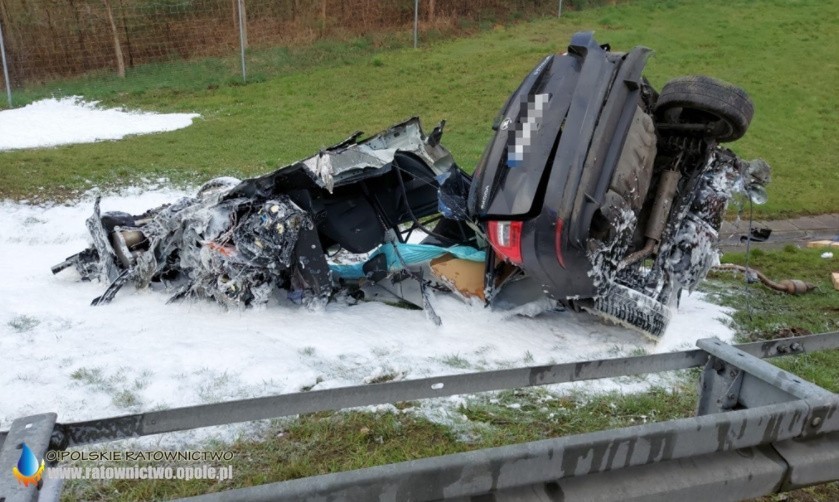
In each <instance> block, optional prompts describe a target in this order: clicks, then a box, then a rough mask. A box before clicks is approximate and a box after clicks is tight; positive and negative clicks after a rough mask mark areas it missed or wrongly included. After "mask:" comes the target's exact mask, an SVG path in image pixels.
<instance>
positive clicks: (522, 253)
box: [53, 33, 769, 338]
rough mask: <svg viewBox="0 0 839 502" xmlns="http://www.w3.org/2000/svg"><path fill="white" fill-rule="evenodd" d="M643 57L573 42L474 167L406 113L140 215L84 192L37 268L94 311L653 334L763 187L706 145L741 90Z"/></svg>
mask: <svg viewBox="0 0 839 502" xmlns="http://www.w3.org/2000/svg"><path fill="white" fill-rule="evenodd" d="M649 54H650V50H649V49H646V48H644V47H638V48H635V49H632V50H631V51H629V52H627V53H620V52H613V51H612V50H611V49H610V47H609V46H608V45H600V44H598V43H597V42H596V41H595V39H594V37H593V35H592V34H591V33H578V34H576V35H574V37H573V38H572V40H571V44H570V45H569V47H568V50H567V52H566V53H564V54H561V55H550V56H547V57H545V58H544V59H542V60H541V61H540V62H539V63H538V64H537V66H536V67H535V69H534V70H533V71H531V72H530V73H529V74H528V75H527V76H526V77H525V79H524V81H523V82H522V84H521V85H520V86H519V88H518V89H517V90H516V91H515V92H514V93H513V94H512V95H511V96H510V97H509V99H508V100H507V102H506V104H505V105H504V106H503V107H502V109H501V112H500V113H499V115H498V118H497V119H496V121H495V123H494V124H493V129H494V131H495V132H494V134H493V137H492V138H491V140H490V141H489V144H488V145H487V148H486V150H485V152H484V154H483V156H482V158H481V160H480V161H479V163H478V165H477V167H476V169H475V171H474V176H470V175H469V174H467V173H466V172H464V171H463V170H462V169H460V167H459V166H458V165H457V164H456V163H455V161H454V159H453V157H452V155H451V153H450V152H449V151H448V150H447V149H445V148H444V147H443V146H442V145H441V144H440V140H441V136H442V133H443V127H444V125H445V122H442V123H440V125H438V126H437V127H436V128H435V129H434V130H433V131H432V132H431V133H430V134H428V135H426V134H425V133H424V132H423V130H422V127H421V125H420V122H419V120H418V119H416V118H413V119H410V120H408V121H406V122H403V123H400V124H397V125H395V126H393V127H391V128H389V129H387V130H385V131H383V132H381V133H379V134H377V135H374V136H372V137H370V138H367V139H365V140H361V141H359V138H360V133H356V134H354V135H353V136H351V137H350V138H348V139H347V140H346V141H344V142H342V143H340V144H338V145H335V146H333V147H330V148H327V149H325V150H323V151H320V152H318V153H317V154H316V155H314V156H312V157H309V158H307V159H304V160H301V161H299V162H295V163H293V164H291V165H288V166H284V167H281V168H279V169H277V170H275V171H273V172H271V173H268V174H266V175H263V176H260V177H256V178H251V179H246V180H241V181H240V180H238V179H234V178H218V179H215V180H211V181H209V182H208V183H206V184H205V185H204V186H203V187H201V189H200V190H198V193H197V194H196V196H194V197H188V198H184V199H182V200H180V201H178V202H175V203H173V204H171V205H165V206H162V207H158V208H155V209H152V210H150V211H148V212H146V213H144V214H141V215H131V214H127V213H122V212H105V213H102V212H101V211H100V208H99V201H98V200H97V201H96V203H95V205H94V214H93V216H91V217H90V218H89V219H88V220H87V227H88V229H89V231H90V234H91V237H92V241H93V244H92V246H91V247H90V248H89V249H86V250H84V251H82V252H80V253H78V254H76V255H73V256H71V257H68V258H67V259H66V260H64V261H63V262H62V263H60V264H58V265H56V266H55V267H53V272H54V273H58V272H60V271H61V270H63V269H66V268H69V267H73V268H75V269H76V270H77V271H78V273H79V274H80V275H81V277H82V279H85V280H90V279H100V280H102V281H104V282H106V283H107V284H108V287H107V289H106V290H105V292H104V294H103V295H102V296H100V297H98V298H96V299H94V301H93V303H94V304H101V303H106V302H108V301H110V300H111V299H113V298H114V296H115V295H116V293H117V292H118V291H119V290H120V288H122V287H123V286H124V285H125V284H127V283H129V282H131V283H133V284H134V285H135V286H136V287H147V286H149V285H150V284H152V283H159V284H163V285H164V286H165V287H166V288H167V289H168V290H169V291H170V292H171V293H172V296H171V299H172V300H177V299H180V298H184V297H187V296H191V297H198V298H207V297H209V298H213V299H215V300H216V301H218V302H220V303H222V304H225V305H230V306H234V305H252V304H258V303H264V302H266V301H268V299H269V298H270V297H271V295H273V294H276V292H277V291H284V292H285V294H286V295H287V296H288V297H289V298H290V299H292V300H294V301H296V302H299V303H303V304H306V305H308V306H318V305H322V304H324V303H325V302H327V301H328V300H329V299H330V298H343V299H346V300H348V301H351V300H352V301H357V300H358V299H360V298H368V299H371V298H377V295H379V294H380V293H381V292H382V291H384V292H385V293H386V294H388V295H390V298H391V299H393V298H396V299H398V300H402V301H405V302H408V303H410V304H413V305H417V306H419V307H421V308H424V309H425V310H426V312H427V313H428V315H429V317H430V318H431V319H432V320H434V321H435V322H437V323H439V322H440V319H439V317H437V316H436V314H435V313H434V311H433V305H432V304H433V302H432V301H431V295H430V291H433V290H434V289H445V290H449V291H453V292H455V293H457V294H460V295H462V296H465V297H473V298H478V299H480V300H481V301H483V302H485V303H486V304H487V305H488V306H491V307H492V308H494V309H499V310H508V311H511V312H513V313H528V314H534V313H538V312H540V311H544V310H545V309H549V308H572V309H575V310H580V309H584V310H587V311H589V312H591V313H593V314H596V315H598V316H600V317H603V318H606V319H609V320H611V321H616V322H619V323H622V324H625V325H627V326H630V327H632V328H635V329H638V330H640V331H641V332H643V333H645V334H647V335H649V336H651V337H653V338H657V337H660V336H661V334H662V333H663V332H664V330H665V328H666V326H667V324H668V322H669V319H670V315H671V309H672V308H673V306H674V305H675V304H676V303H677V302H678V298H679V295H680V294H681V292H682V291H683V290H688V291H690V290H692V289H693V288H694V287H695V286H696V285H697V284H698V283H699V282H700V281H701V280H702V279H703V278H704V277H705V275H706V273H707V272H708V270H709V268H710V267H711V266H712V265H713V264H714V263H715V261H716V259H717V251H716V243H717V239H718V232H719V228H720V225H721V223H722V219H723V216H724V214H725V211H726V207H727V205H728V203H729V201H730V199H731V198H732V197H733V195H734V194H735V193H743V194H746V195H748V196H750V197H751V198H752V199H753V200H755V201H757V202H760V201H762V200H763V199H765V192H764V189H763V186H764V185H765V183H766V182H767V181H768V179H769V167H768V166H767V165H766V163H765V162H763V161H761V160H755V161H751V162H747V161H743V160H741V159H740V158H738V157H737V156H736V155H735V154H734V153H733V152H732V151H731V150H729V149H727V148H724V147H722V146H720V143H723V142H728V141H734V140H736V139H738V138H740V137H742V136H743V134H745V132H746V130H747V128H748V126H749V123H750V121H751V118H752V115H753V105H752V102H751V100H750V99H749V97H748V95H747V94H746V93H745V91H743V90H742V89H739V88H737V87H734V86H732V85H730V84H727V83H724V82H722V81H719V80H716V79H712V78H710V77H704V76H699V77H682V78H677V79H674V80H671V81H669V82H668V83H666V84H665V85H664V86H663V87H662V89H661V92H657V91H656V90H655V89H654V88H653V86H652V85H651V84H650V83H649V82H648V81H647V80H646V79H645V78H644V77H643V69H644V66H645V63H646V60H647V57H648V56H649ZM528 306H529V307H533V306H536V307H535V308H527V307H528Z"/></svg>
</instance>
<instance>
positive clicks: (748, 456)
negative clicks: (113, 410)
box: [0, 332, 839, 502]
mask: <svg viewBox="0 0 839 502" xmlns="http://www.w3.org/2000/svg"><path fill="white" fill-rule="evenodd" d="M697 345H698V346H699V349H696V350H689V351H684V352H674V353H667V354H656V355H649V356H637V357H626V358H618V359H604V360H598V361H585V362H579V363H567V364H557V365H548V366H534V367H527V368H517V369H509V370H498V371H488V372H480V373H470V374H462V375H453V376H444V377H437V378H424V379H418V380H408V381H400V382H388V383H380V384H371V385H365V386H357V387H346V388H339V389H329V390H323V391H311V392H303V393H295V394H285V395H279V396H270V397H263V398H255V399H246V400H239V401H230V402H225V403H217V404H209V405H201V406H190V407H184V408H176V409H171V410H164V411H157V412H148V413H141V414H135V415H126V416H121V417H111V418H104V419H99V420H90V421H85V422H75V423H66V424H62V423H56V416H55V414H43V415H35V416H31V417H24V418H21V419H18V420H16V421H15V422H13V424H12V426H11V428H10V430H9V431H7V432H0V500H2V499H3V497H5V502H12V501H17V500H36V499H38V495H39V493H38V492H37V491H35V489H34V488H33V487H28V488H27V487H21V486H18V485H17V482H16V480H15V479H14V478H12V476H11V475H10V474H9V473H10V471H11V466H13V465H15V464H14V463H15V462H16V461H17V458H18V457H19V455H20V453H19V451H20V450H18V449H17V448H18V446H17V445H18V444H20V443H21V442H24V441H25V442H26V444H27V445H29V447H30V448H31V449H32V450H33V452H34V453H35V454H36V455H40V457H39V458H42V457H43V454H44V453H45V452H46V451H47V450H48V449H66V448H69V447H75V446H81V445H86V444H92V443H98V442H106V441H114V440H118V439H124V438H130V437H140V436H146V435H151V434H160V433H164V432H173V431H181V430H188V429H195V428H199V427H208V426H213V425H222V424H230V423H236V422H244V421H251V420H260V419H265V418H273V417H280V416H289V415H297V414H301V413H311V412H316V411H327V410H340V409H345V408H352V407H359V406H367V405H372V404H381V403H390V402H398V401H409V400H416V399H425V398H431V397H442V396H450V395H456V394H471V393H476V392H485V391H493V390H503V389H512V388H523V387H531V386H540V385H549V384H557V383H564V382H574V381H582V380H592V379H600V378H610V377H618V376H627V375H638V374H648V373H658V372H662V371H671V370H679V369H687V368H696V367H701V366H703V365H704V370H703V373H702V377H701V392H700V397H699V403H698V407H697V414H698V415H699V416H697V417H693V418H685V419H680V420H671V421H668V422H661V423H653V424H645V425H641V426H635V427H628V428H623V429H612V430H607V431H600V432H595V433H590V434H581V435H576V436H568V437H561V438H555V439H549V440H545V441H537V442H533V443H524V444H517V445H511V446H505V447H501V448H492V449H486V450H478V451H473V452H468V453H461V454H456V455H447V456H442V457H433V458H427V459H422V460H417V461H412V462H404V463H399V464H390V465H386V466H379V467H373V468H368V469H360V470H357V471H349V472H341V473H335V474H327V475H324V476H314V477H310V478H304V479H299V480H292V481H285V482H281V483H272V484H267V485H262V486H257V487H251V488H242V489H238V490H231V491H227V492H222V493H217V494H210V495H203V496H200V497H197V498H195V499H194V500H301V499H322V500H371V499H380V500H408V499H410V500H436V499H451V498H458V497H472V496H488V497H490V499H488V500H493V499H494V500H507V499H510V500H514V499H515V500H529V499H533V500H541V498H540V497H551V496H553V495H556V494H557V493H559V494H563V496H564V498H565V500H572V499H575V498H577V497H579V498H580V499H586V500H591V499H594V498H600V499H603V500H610V499H621V500H630V499H632V498H633V497H636V498H638V499H639V500H641V499H644V500H646V499H649V498H650V497H653V498H654V497H656V496H658V497H666V498H675V497H677V496H691V497H692V498H695V497H700V498H706V499H711V498H713V499H715V500H719V499H723V500H725V499H732V497H733V499H739V498H746V497H753V496H758V495H763V494H766V493H774V492H776V491H779V490H789V489H794V488H797V487H799V486H806V485H808V484H813V483H821V482H826V481H830V480H835V479H839V412H838V411H839V396H837V395H836V394H833V393H831V392H829V391H827V390H825V389H822V388H821V387H818V386H816V385H815V384H812V383H809V382H806V381H804V380H803V379H801V378H799V377H797V376H796V375H794V374H791V373H789V372H786V371H784V370H781V369H780V368H778V367H776V366H773V365H770V364H769V363H767V362H765V361H762V360H761V358H768V357H775V356H780V355H789V354H799V353H805V352H814V351H818V350H824V349H836V348H839V332H836V333H825V334H819V335H808V336H803V337H795V338H786V339H779V340H772V341H766V342H755V343H748V344H742V345H737V346H731V345H727V344H725V343H723V342H721V341H719V340H717V339H705V340H700V341H699V342H698V343H697ZM814 459H817V460H814ZM7 466H8V469H6V467H7ZM698 466H702V469H699V470H697V469H696V467H698ZM666 472H671V473H678V482H676V481H674V478H673V477H672V476H670V475H667V476H666V475H664V473H666ZM740 474H742V476H740ZM738 476H739V477H738ZM595 479H599V480H601V481H608V483H603V482H600V481H597V482H595V481H594V480H595ZM642 479H646V480H647V482H644V483H641V482H639V480H642ZM733 486H736V488H737V490H734V491H732V487H733ZM615 487H619V488H615ZM715 489H716V491H715ZM557 490H558V491H557ZM615 490H618V491H615ZM51 493H52V492H51ZM54 493H58V491H55V492H54ZM552 494H553V495H552ZM572 494H573V496H571V495H572ZM40 495H41V499H44V498H45V497H44V495H46V494H45V493H41V494H40ZM549 499H550V498H547V499H546V500H549ZM190 500H193V499H190ZM482 500H483V499H482Z"/></svg>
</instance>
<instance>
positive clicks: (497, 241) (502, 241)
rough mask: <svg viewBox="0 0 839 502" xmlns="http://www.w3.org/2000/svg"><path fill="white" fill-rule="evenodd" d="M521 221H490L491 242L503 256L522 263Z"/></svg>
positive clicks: (518, 263)
mask: <svg viewBox="0 0 839 502" xmlns="http://www.w3.org/2000/svg"><path fill="white" fill-rule="evenodd" d="M522 226H523V223H522V222H521V221H490V222H489V224H488V225H487V227H488V230H489V242H490V244H492V247H493V249H495V252H496V253H498V254H499V255H501V257H502V258H504V259H507V260H510V261H511V262H513V263H515V264H516V265H520V264H521V229H522Z"/></svg>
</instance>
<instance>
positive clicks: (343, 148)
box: [52, 118, 458, 305]
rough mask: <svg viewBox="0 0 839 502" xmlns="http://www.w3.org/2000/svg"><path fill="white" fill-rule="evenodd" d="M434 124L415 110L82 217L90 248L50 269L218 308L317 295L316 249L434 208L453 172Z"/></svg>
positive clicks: (319, 265)
mask: <svg viewBox="0 0 839 502" xmlns="http://www.w3.org/2000/svg"><path fill="white" fill-rule="evenodd" d="M443 126H444V123H441V124H440V125H439V126H438V127H437V128H435V129H434V131H433V132H432V133H431V134H430V135H429V136H426V135H425V134H424V133H423V131H422V127H421V125H420V122H419V120H418V119H416V118H413V119H410V120H408V121H406V122H403V123H401V124H398V125H395V126H393V127H391V128H390V129H388V130H386V131H383V132H382V133H380V134H378V135H375V136H373V137H371V138H368V139H366V140H364V141H360V142H358V141H357V139H358V138H359V136H360V134H361V133H356V134H354V135H353V136H351V137H350V138H348V139H347V140H345V141H343V142H341V143H339V144H338V145H335V146H333V147H331V148H327V149H325V150H323V151H321V152H319V153H318V154H316V155H314V156H312V157H310V158H307V159H304V160H302V161H299V162H296V163H294V164H291V165H288V166H285V167H282V168H280V169H277V170H276V171H273V172H271V173H269V174H266V175H264V176H260V177H257V178H251V179H246V180H243V181H239V180H237V179H234V178H218V179H215V180H212V181H210V182H208V183H206V184H205V185H204V186H203V187H201V189H200V190H199V191H198V193H197V195H196V196H195V197H188V198H184V199H181V200H179V201H177V202H175V203H174V204H170V205H165V206H161V207H158V208H156V209H152V210H150V211H148V212H146V213H144V214H141V215H131V214H127V213H123V212H106V213H101V214H100V209H99V205H100V202H99V200H98V199H97V201H96V203H95V205H94V214H93V215H92V216H91V217H90V218H89V219H88V220H87V227H88V230H89V232H90V234H91V237H92V240H93V245H92V246H91V247H90V248H89V249H86V250H84V251H82V252H80V253H78V254H76V255H73V256H71V257H69V258H67V259H66V260H65V261H64V262H62V263H60V264H58V265H56V266H55V267H53V269H52V270H53V273H58V272H60V271H61V270H63V269H65V268H68V267H71V266H72V267H74V268H75V269H76V271H77V272H78V273H79V274H80V275H81V277H82V279H83V280H90V279H94V278H97V279H101V280H102V281H104V282H107V283H108V284H109V286H108V288H107V289H106V291H105V293H104V294H103V295H102V296H101V297H99V298H96V299H95V300H94V301H93V304H94V305H96V304H100V303H105V302H108V301H110V300H111V299H112V298H113V297H114V295H115V294H116V293H117V291H119V289H120V288H121V287H122V286H123V285H125V284H127V283H128V282H133V283H134V284H135V286H137V287H147V286H148V285H149V284H151V283H164V284H166V285H167V286H168V289H170V290H174V294H173V296H172V300H175V299H178V298H181V297H184V296H195V297H211V298H214V299H215V300H217V301H218V302H220V303H223V304H226V305H249V304H254V303H264V302H265V301H267V299H268V298H269V296H270V294H271V292H272V291H273V290H274V289H276V288H282V289H286V290H288V295H289V297H290V298H291V299H292V300H295V301H299V302H303V303H305V304H307V305H317V304H321V303H323V302H325V301H326V300H327V299H328V297H329V296H330V294H331V293H332V291H333V277H332V272H331V270H330V266H329V264H328V263H327V260H326V256H325V253H324V250H325V249H333V250H334V249H336V248H342V249H345V250H347V251H349V252H351V253H366V252H369V251H372V250H374V249H375V248H377V247H378V246H380V245H381V244H382V243H383V242H385V241H387V240H389V239H392V240H394V241H396V242H399V241H404V237H403V233H404V228H403V227H404V225H403V224H406V223H408V224H410V225H409V228H410V227H413V226H421V225H422V223H421V222H420V219H421V218H425V217H427V216H429V215H433V214H436V213H437V209H438V189H439V183H438V181H437V177H438V176H440V175H443V174H445V173H448V172H449V171H450V170H452V169H453V170H455V171H458V169H457V167H456V165H455V164H454V160H453V159H452V156H451V154H450V153H449V152H448V150H446V149H445V148H444V147H442V146H441V145H440V137H441V135H442V130H443Z"/></svg>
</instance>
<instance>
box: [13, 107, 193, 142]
mask: <svg viewBox="0 0 839 502" xmlns="http://www.w3.org/2000/svg"><path fill="white" fill-rule="evenodd" d="M97 103H98V102H97V101H93V102H85V101H83V100H82V98H81V97H79V96H72V97H69V98H61V99H55V98H50V99H43V100H41V101H36V102H34V103H32V104H30V105H27V106H24V107H22V108H14V109H11V110H3V111H0V151H2V150H15V149H23V148H39V147H49V146H58V145H69V144H73V143H92V142H94V141H102V140H116V139H122V138H124V137H125V136H128V135H130V134H149V133H155V132H164V131H174V130H176V129H182V128H184V127H188V126H189V125H191V124H192V120H193V119H194V118H197V117H200V115H198V114H196V113H151V112H139V111H127V110H123V109H121V108H110V109H103V108H100V107H99V106H97Z"/></svg>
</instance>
